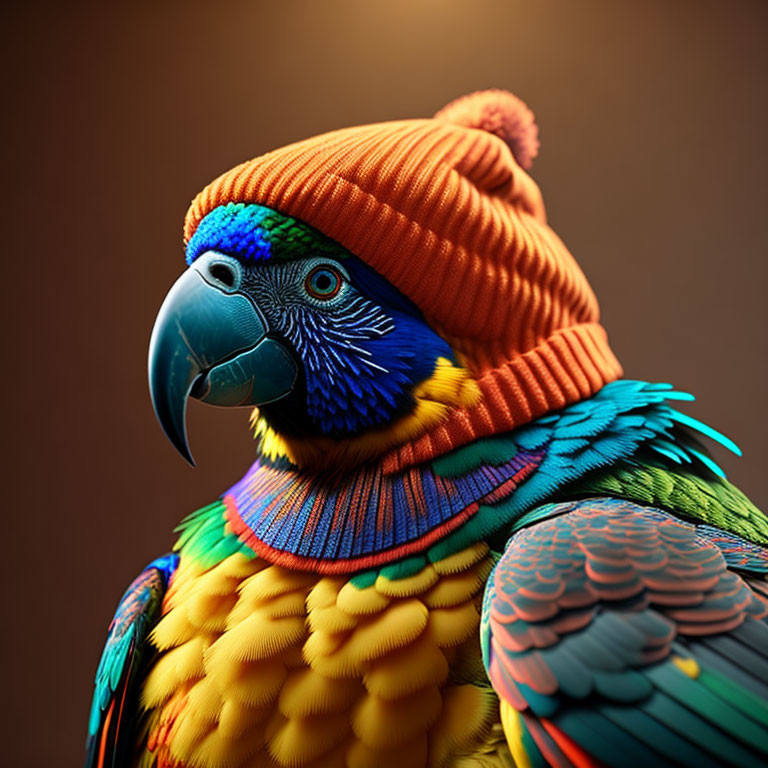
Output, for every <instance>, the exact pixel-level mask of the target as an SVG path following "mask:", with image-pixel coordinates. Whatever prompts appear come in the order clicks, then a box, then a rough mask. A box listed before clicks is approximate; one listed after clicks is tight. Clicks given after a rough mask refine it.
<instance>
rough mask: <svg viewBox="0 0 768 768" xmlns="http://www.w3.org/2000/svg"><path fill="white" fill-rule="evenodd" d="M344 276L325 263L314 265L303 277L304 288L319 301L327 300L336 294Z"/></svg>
mask: <svg viewBox="0 0 768 768" xmlns="http://www.w3.org/2000/svg"><path fill="white" fill-rule="evenodd" d="M343 280H344V276H343V275H342V274H341V272H339V271H338V270H337V269H335V268H334V267H331V266H329V265H327V264H324V265H322V266H318V267H314V269H312V270H310V271H309V273H308V274H307V276H306V277H305V278H304V290H306V292H307V293H308V294H309V295H310V296H311V297H312V298H313V299H317V300H319V301H328V300H330V299H332V298H334V297H335V296H337V295H338V293H339V291H340V290H341V286H342V282H343Z"/></svg>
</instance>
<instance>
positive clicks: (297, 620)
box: [85, 90, 768, 768]
mask: <svg viewBox="0 0 768 768" xmlns="http://www.w3.org/2000/svg"><path fill="white" fill-rule="evenodd" d="M537 149H538V134H537V129H536V127H535V123H534V122H533V118H532V113H531V112H530V110H528V108H527V107H526V106H525V105H524V104H523V102H522V101H520V100H519V99H518V98H517V97H515V96H513V95H512V94H510V93H508V92H506V91H500V90H490V91H481V92H478V93H475V94H471V95H470V96H466V97H462V98H461V99H458V100H456V101H455V102H452V103H451V104H450V105H449V106H448V107H446V108H444V109H443V110H442V111H441V112H439V113H437V115H436V116H435V118H432V119H425V120H405V121H392V122H389V123H381V124H376V125H374V126H365V127H362V128H360V127H358V128H356V129H342V130H341V131H337V132H332V133H330V134H327V135H324V136H322V137H319V138H318V137H316V138H315V139H312V140H307V141H306V142H304V143H301V142H300V143H297V144H294V145H289V146H288V147H287V148H283V149H282V150H276V151H275V152H273V153H271V154H267V155H264V156H262V157H261V158H257V159H256V160H254V161H249V162H247V163H245V164H243V165H242V166H238V167H237V168H236V169H234V170H233V171H231V172H228V175H227V174H224V175H223V176H222V177H220V178H219V179H217V180H216V181H214V182H213V183H212V184H211V185H209V186H208V187H207V188H206V189H205V190H204V191H203V192H202V193H200V195H199V196H198V197H197V198H196V199H195V201H193V204H192V207H191V208H190V213H189V214H188V218H187V223H186V225H185V249H186V262H187V267H186V269H185V270H184V272H182V274H181V276H180V277H179V278H178V280H177V281H176V282H175V284H174V285H173V286H172V288H171V289H170V291H169V293H168V295H167V297H166V299H165V300H164V302H163V304H162V306H161V308H160V311H159V313H158V315H157V318H156V321H155V325H154V328H153V331H152V337H151V340H150V349H149V385H150V394H151V398H152V403H153V406H154V410H155V413H156V415H157V419H158V421H159V423H160V425H161V426H162V428H163V430H164V431H165V433H166V435H167V436H168V438H169V440H170V441H171V443H172V444H173V446H175V448H176V449H177V450H178V452H179V453H180V454H181V456H182V457H184V459H186V460H187V461H188V462H190V463H193V458H192V454H191V450H190V446H189V439H188V435H187V429H186V423H185V420H186V405H187V402H188V400H189V399H190V398H195V399H197V400H200V401H202V402H204V403H207V404H210V405H214V406H219V407H247V408H250V409H252V415H251V419H250V426H251V428H252V430H253V432H254V435H255V453H256V456H255V461H254V463H253V465H252V466H251V467H250V468H249V469H248V471H247V472H246V474H245V475H244V476H243V477H242V478H241V479H240V480H238V481H236V482H235V483H234V484H233V485H232V486H231V487H230V488H229V489H228V490H226V491H225V492H224V493H222V494H221V496H220V497H219V498H218V499H217V500H215V501H213V502H212V503H210V504H208V505H207V506H203V507H202V508H201V509H199V510H197V511H195V512H193V513H192V514H189V515H188V516H187V517H186V518H184V519H183V520H182V522H181V523H180V525H179V526H178V528H177V529H176V533H177V535H178V538H177V539H176V543H175V545H174V547H173V550H172V551H171V552H170V553H167V554H164V555H162V556H161V557H159V558H158V559H156V560H154V561H153V562H151V563H149V564H148V565H147V566H146V567H145V568H144V569H143V570H142V571H141V572H140V574H139V575H138V577H137V578H136V579H135V580H134V581H133V582H132V583H131V584H130V586H129V587H128V589H127V590H126V592H125V594H124V595H123V597H122V599H121V600H120V602H119V604H118V607H117V610H116V612H115V615H114V618H113V619H112V622H111V624H110V625H109V629H108V634H107V640H106V645H105V648H104V651H103V654H102V656H101V660H100V662H99V664H98V669H97V671H96V676H95V684H94V691H93V699H92V705H91V710H90V716H89V720H88V735H87V742H86V762H85V764H86V766H87V768H106V767H107V766H109V767H111V768H117V767H118V766H119V767H123V766H134V767H138V768H240V767H241V766H242V767H243V768H299V767H302V768H303V767H304V766H306V767H307V768H320V767H321V766H326V767H328V768H336V767H338V768H389V767H391V768H423V767H426V766H430V767H434V768H440V767H441V766H445V767H446V768H448V767H453V768H512V767H513V766H516V767H517V768H544V767H545V766H551V767H553V768H606V767H610V768H641V767H644V766H686V767H688V768H717V767H719V766H739V767H740V768H751V767H754V768H757V767H758V766H764V765H766V764H768V580H767V579H768V576H767V575H768V517H766V515H765V514H764V513H763V512H762V511H761V510H759V509H758V508H757V507H756V506H755V505H754V504H753V503H752V502H751V501H750V500H749V498H747V496H746V495H745V494H744V493H742V492H741V491H740V490H739V489H738V488H736V487H735V486H734V485H732V484H731V483H730V482H729V481H728V480H727V479H726V477H725V474H724V473H723V471H722V469H721V468H720V466H719V465H718V463H717V462H716V461H715V460H714V459H713V458H712V455H711V452H710V448H709V446H711V445H719V446H721V447H722V448H725V449H727V450H729V451H732V452H733V453H736V454H740V451H739V448H738V447H737V445H736V444H735V443H734V442H733V441H732V440H730V439H729V438H728V437H726V436H725V435H723V434H721V433H720V432H718V431H716V430H715V429H714V428H712V427H711V426H709V425H707V424H706V423H704V422H702V421H699V420H698V419H695V418H693V417H692V416H690V415H689V414H687V413H686V412H685V407H686V404H687V403H689V402H690V401H692V400H693V399H694V398H693V396H692V395H691V394H689V393H687V392H683V391H680V390H678V389H676V388H675V387H674V386H672V385H671V384H668V383H656V382H650V381H641V380H630V379H626V378H623V376H622V374H621V369H620V367H619V366H618V363H617V362H616V361H615V358H613V357H612V355H611V353H610V350H609V348H608V347H607V341H605V338H606V337H605V336H604V334H602V330H601V326H599V323H598V320H597V314H596V312H597V310H596V304H595V303H594V297H593V296H592V294H591V289H589V287H588V285H587V283H586V279H585V278H584V277H583V274H582V273H581V271H580V270H579V268H578V266H577V265H576V263H575V261H573V259H572V257H571V256H570V254H569V253H568V252H567V251H566V250H565V246H564V245H563V244H562V243H561V241H560V240H559V239H558V238H557V236H556V235H555V234H554V232H552V230H551V229H550V228H549V226H548V225H547V224H546V222H545V219H544V216H543V208H542V202H541V198H540V194H539V192H538V187H537V186H536V185H535V183H534V182H533V181H532V179H531V177H530V176H529V175H528V173H527V169H529V168H530V165H531V161H532V158H533V156H535V154H536V152H537ZM601 334H602V335H601ZM221 450H222V451H225V450H226V446H224V445H223V446H221Z"/></svg>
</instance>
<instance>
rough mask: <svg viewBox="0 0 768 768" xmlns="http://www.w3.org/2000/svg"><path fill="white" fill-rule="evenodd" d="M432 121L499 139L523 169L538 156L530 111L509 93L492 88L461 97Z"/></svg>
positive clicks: (534, 127)
mask: <svg viewBox="0 0 768 768" xmlns="http://www.w3.org/2000/svg"><path fill="white" fill-rule="evenodd" d="M435 119H436V120H442V121H444V122H447V123H454V124H455V125H463V126H466V127H467V128H479V129H480V130H483V131H488V132H489V133H492V134H494V135H495V136H498V137H499V138H500V139H502V140H503V141H505V142H506V143H507V144H508V145H509V148H510V149H511V150H512V154H513V155H514V156H515V160H517V163H518V165H520V166H521V167H522V168H524V169H525V170H528V169H529V168H530V167H531V166H532V165H533V160H534V158H535V157H536V155H537V154H538V153H539V129H538V126H537V125H536V122H535V120H534V116H533V112H531V110H530V109H529V108H528V106H527V105H526V103H525V102H524V101H523V100H522V99H519V98H518V97H517V96H515V95H514V94H513V93H510V92H509V91H502V90H498V89H493V90H489V91H477V92H476V93H470V94H469V95H467V96H461V97H459V98H458V99H455V100H454V101H452V102H451V103H450V104H448V105H446V106H445V107H443V108H442V109H441V110H440V111H439V112H438V113H437V114H436V115H435Z"/></svg>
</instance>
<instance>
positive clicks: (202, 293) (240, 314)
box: [149, 252, 298, 466]
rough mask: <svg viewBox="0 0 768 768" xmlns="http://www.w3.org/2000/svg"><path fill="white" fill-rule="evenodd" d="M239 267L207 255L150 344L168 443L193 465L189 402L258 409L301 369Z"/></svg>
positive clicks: (181, 286) (156, 400)
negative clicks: (243, 288)
mask: <svg viewBox="0 0 768 768" xmlns="http://www.w3.org/2000/svg"><path fill="white" fill-rule="evenodd" d="M242 269H243V268H242V266H241V265H240V263H239V262H238V261H237V260H236V259H233V258H232V257H230V256H224V255H223V254H219V253H215V252H210V253H206V254H204V255H203V256H201V257H200V258H198V259H197V260H196V261H195V262H194V264H192V266H191V267H190V268H189V269H187V271H186V272H184V274H183V275H182V276H181V277H180V278H179V279H178V280H177V281H176V282H175V283H174V285H173V287H172V288H171V290H170V291H169V293H168V295H167V296H166V298H165V301H164V302H163V305H162V306H161V307H160V311H159V313H158V315H157V319H156V320H155V326H154V328H153V329H152V338H151V340H150V343H149V391H150V394H151V396H152V405H153V407H154V409H155V414H156V416H157V419H158V421H159V422H160V425H161V426H162V428H163V430H164V431H165V434H166V435H167V436H168V439H169V440H170V441H171V442H172V443H173V445H174V446H175V447H176V449H177V450H178V451H179V453H181V455H182V456H183V457H184V458H185V459H186V460H187V461H188V462H189V463H190V464H192V465H193V466H194V461H193V459H192V454H191V453H190V450H189V443H188V441H187V428H186V423H185V416H186V408H187V399H188V398H189V396H190V395H192V397H196V398H199V399H200V400H202V401H203V402H206V403H210V404H212V405H222V406H237V405H263V404H265V403H271V402H274V401H275V400H279V399H280V398H281V397H284V396H285V395H287V394H288V393H289V392H290V391H291V390H292V389H293V386H294V384H295V382H296V376H297V373H298V367H297V365H296V362H295V361H294V359H293V358H292V357H291V355H290V354H289V353H288V351H287V350H286V349H285V347H283V346H282V345H281V344H280V343H279V342H277V341H275V340H274V339H270V338H268V337H267V323H266V321H265V320H264V317H263V315H262V314H261V312H259V309H258V307H257V306H256V305H255V304H254V302H253V301H252V300H251V298H250V297H249V296H247V295H246V294H245V293H242V292H240V291H239V287H240V282H241V280H242Z"/></svg>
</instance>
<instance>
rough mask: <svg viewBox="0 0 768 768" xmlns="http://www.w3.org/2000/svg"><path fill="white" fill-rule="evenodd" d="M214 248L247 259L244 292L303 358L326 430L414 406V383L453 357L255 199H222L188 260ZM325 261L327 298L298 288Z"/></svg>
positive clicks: (364, 278) (305, 233) (346, 428)
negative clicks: (329, 283) (334, 284)
mask: <svg viewBox="0 0 768 768" xmlns="http://www.w3.org/2000/svg"><path fill="white" fill-rule="evenodd" d="M211 250H214V251H218V252H220V253H226V254H227V255H229V256H233V257H235V258H237V259H238V260H239V261H240V262H241V263H243V264H244V265H245V266H246V268H247V272H246V274H245V276H244V278H243V283H242V286H241V289H242V290H243V291H245V292H246V293H248V294H249V295H250V296H251V297H252V298H253V299H254V301H255V302H256V304H257V305H258V307H259V309H260V310H261V312H262V313H263V314H264V316H265V317H266V319H267V321H268V323H269V326H270V329H271V331H272V332H273V333H277V334H279V335H280V336H282V337H283V338H284V339H286V340H287V341H288V342H289V343H290V346H291V347H292V349H293V351H294V352H295V354H296V356H297V359H298V360H299V361H300V362H301V363H302V365H303V369H304V380H305V383H306V415H307V417H308V418H309V420H310V421H311V422H312V423H313V424H314V425H315V426H316V427H317V429H318V430H319V431H320V432H321V433H322V434H324V435H332V436H335V437H345V436H351V435H354V434H356V433H358V432H361V431H363V430H366V429H370V428H375V427H379V426H384V425H386V424H388V423H389V422H391V421H392V420H393V419H394V418H396V417H397V416H398V415H399V414H401V413H404V412H407V411H408V410H409V409H410V408H411V407H412V406H413V397H412V392H413V389H414V387H415V386H416V385H417V384H419V383H420V382H422V381H424V380H425V379H427V378H429V377H430V376H431V375H432V373H433V372H434V370H435V364H436V361H437V359H438V358H439V357H445V358H448V359H451V360H452V359H453V352H452V350H451V348H450V347H449V345H448V344H447V343H446V342H445V341H444V340H443V339H441V338H440V337H439V336H438V335H437V334H436V333H435V332H434V331H432V329H431V328H430V327H429V326H428V325H427V324H426V322H425V321H424V319H423V317H422V315H421V313H420V312H419V310H418V309H417V308H416V307H415V306H414V305H413V304H412V303H411V302H410V301H409V300H408V299H407V298H406V297H405V296H403V295H402V294H401V293H400V292H399V291H397V289H395V288H394V287H393V286H392V285H391V284H390V283H388V282H387V280H386V279H385V278H383V277H382V276H381V275H379V274H378V273H377V272H375V271H374V270H373V269H371V268H370V267H368V266H367V265H365V264H364V263H362V262H361V261H360V260H358V259H357V258H355V257H354V256H353V255H351V254H350V253H349V252H348V251H346V250H344V249H343V248H342V247H341V246H340V245H339V244H338V243H335V242H334V241H332V240H330V239H328V238H327V237H325V236H324V235H323V234H322V233H320V232H318V231H317V230H315V229H313V228H312V227H309V226H308V225H306V224H304V223H303V222H300V221H297V220H296V219H293V218H291V217H289V216H284V215H283V214H281V213H278V212H277V211H273V210H271V209H269V208H266V207H264V206H260V205H253V204H242V203H237V204H232V203H230V204H227V205H223V206H220V207H218V208H215V209H214V210H213V211H211V213H209V214H208V215H207V216H206V217H205V218H204V219H203V220H202V221H201V222H200V224H199V226H198V228H197V231H196V232H195V234H194V236H193V237H192V238H191V239H190V241H189V244H188V246H187V261H188V262H189V263H192V262H193V261H194V260H195V259H196V258H197V257H198V256H200V255H201V254H202V253H205V252H207V251H211ZM322 265H331V266H332V267H334V268H335V269H336V271H337V272H339V273H342V274H343V276H344V285H343V288H342V290H340V291H339V293H338V295H336V296H334V297H333V299H332V300H328V301H324V300H319V299H318V298H317V297H313V296H311V295H309V294H308V292H307V289H306V285H305V281H306V279H307V275H308V274H309V272H310V271H311V270H312V268H315V267H317V266H322Z"/></svg>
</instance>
